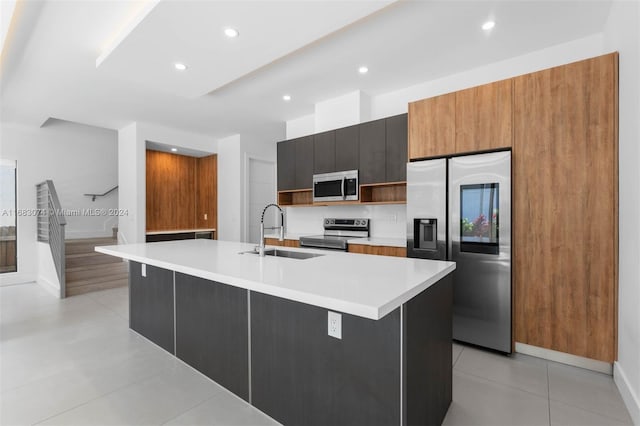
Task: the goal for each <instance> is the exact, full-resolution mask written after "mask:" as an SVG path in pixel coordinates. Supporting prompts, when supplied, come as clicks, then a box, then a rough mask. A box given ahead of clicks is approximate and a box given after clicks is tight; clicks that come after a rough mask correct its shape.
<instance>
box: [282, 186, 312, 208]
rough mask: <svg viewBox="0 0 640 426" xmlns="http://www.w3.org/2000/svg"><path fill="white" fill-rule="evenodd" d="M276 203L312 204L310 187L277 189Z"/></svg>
mask: <svg viewBox="0 0 640 426" xmlns="http://www.w3.org/2000/svg"><path fill="white" fill-rule="evenodd" d="M278 204H279V205H281V206H313V205H314V204H313V191H312V190H311V189H294V190H291V191H279V192H278Z"/></svg>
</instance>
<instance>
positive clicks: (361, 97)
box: [314, 90, 371, 133]
mask: <svg viewBox="0 0 640 426" xmlns="http://www.w3.org/2000/svg"><path fill="white" fill-rule="evenodd" d="M370 104H371V101H370V99H369V96H368V95H366V94H365V93H363V92H361V91H360V90H356V91H354V92H350V93H347V94H345V95H342V96H338V97H336V98H332V99H328V100H325V101H322V102H318V103H317V104H316V105H315V114H314V116H315V122H314V125H315V129H314V133H320V132H324V131H327V130H332V129H338V128H340V127H346V126H350V125H352V124H358V123H362V122H365V121H369V120H370V115H371V107H370Z"/></svg>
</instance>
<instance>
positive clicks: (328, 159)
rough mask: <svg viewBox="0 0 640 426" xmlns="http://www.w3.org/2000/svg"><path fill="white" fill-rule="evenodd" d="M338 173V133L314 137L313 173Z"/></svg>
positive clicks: (333, 132)
mask: <svg viewBox="0 0 640 426" xmlns="http://www.w3.org/2000/svg"><path fill="white" fill-rule="evenodd" d="M335 171H336V132H335V131H330V132H324V133H318V134H317V135H313V173H330V172H335Z"/></svg>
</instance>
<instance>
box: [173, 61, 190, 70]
mask: <svg viewBox="0 0 640 426" xmlns="http://www.w3.org/2000/svg"><path fill="white" fill-rule="evenodd" d="M173 66H174V67H175V68H176V69H177V70H178V71H184V70H186V69H187V66H186V65H185V64H183V63H180V62H176V63H175V64H173Z"/></svg>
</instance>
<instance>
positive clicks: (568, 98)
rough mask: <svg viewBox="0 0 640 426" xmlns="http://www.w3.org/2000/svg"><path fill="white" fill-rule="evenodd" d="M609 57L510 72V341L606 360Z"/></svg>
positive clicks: (613, 235)
mask: <svg viewBox="0 0 640 426" xmlns="http://www.w3.org/2000/svg"><path fill="white" fill-rule="evenodd" d="M617 61H618V56H617V54H610V55H605V56H601V57H597V58H593V59H589V60H585V61H581V62H576V63H573V64H569V65H565V66H560V67H556V68H551V69H548V70H544V71H540V72H536V73H533V74H527V75H524V76H521V77H517V78H515V79H514V146H513V154H514V155H513V171H514V184H513V187H514V210H513V214H514V221H513V222H514V232H513V234H514V239H513V241H514V244H513V246H514V247H513V248H514V268H513V271H514V276H513V278H514V284H515V294H516V300H515V338H516V341H518V342H522V343H527V344H530V345H535V346H540V347H544V348H549V349H553V350H557V351H561V352H568V353H571V354H574V355H579V356H584V357H588V358H592V359H598V360H602V361H606V362H613V361H614V360H615V359H616V346H617V342H616V326H617V324H616V316H617V314H616V312H617V226H618V224H617V217H618V212H617V185H618V181H617V176H618V166H617V155H618V149H617V130H616V129H617V104H618V102H617Z"/></svg>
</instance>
